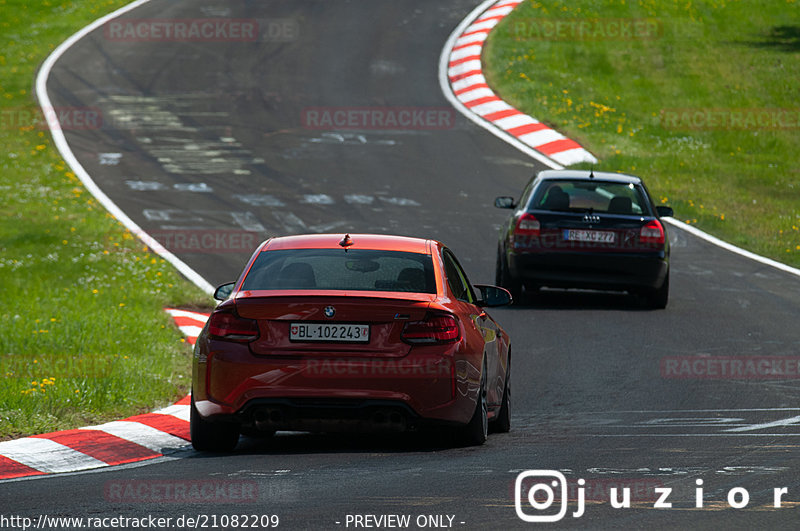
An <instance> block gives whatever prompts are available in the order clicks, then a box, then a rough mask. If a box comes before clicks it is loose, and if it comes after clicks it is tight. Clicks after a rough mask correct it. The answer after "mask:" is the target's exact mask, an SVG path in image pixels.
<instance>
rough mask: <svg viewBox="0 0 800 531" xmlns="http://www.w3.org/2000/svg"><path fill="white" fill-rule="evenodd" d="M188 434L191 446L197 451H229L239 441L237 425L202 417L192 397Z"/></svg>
mask: <svg viewBox="0 0 800 531" xmlns="http://www.w3.org/2000/svg"><path fill="white" fill-rule="evenodd" d="M189 434H190V436H191V439H192V446H193V447H194V449H195V450H197V451H199V452H230V451H231V450H233V449H234V448H236V443H238V442H239V426H238V425H236V424H234V423H232V422H209V421H207V420H205V419H203V417H201V416H200V412H199V411H197V408H196V407H195V405H194V398H192V407H191V410H190V412H189Z"/></svg>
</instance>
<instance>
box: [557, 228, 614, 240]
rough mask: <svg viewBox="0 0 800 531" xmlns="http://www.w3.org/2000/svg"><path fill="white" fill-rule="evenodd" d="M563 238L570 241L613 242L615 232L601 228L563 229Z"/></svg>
mask: <svg viewBox="0 0 800 531" xmlns="http://www.w3.org/2000/svg"><path fill="white" fill-rule="evenodd" d="M564 239H565V240H567V241H570V242H592V243H614V241H615V240H616V233H614V232H609V231H601V230H565V231H564Z"/></svg>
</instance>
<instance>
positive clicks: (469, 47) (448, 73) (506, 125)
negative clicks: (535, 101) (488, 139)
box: [439, 0, 800, 277]
mask: <svg viewBox="0 0 800 531" xmlns="http://www.w3.org/2000/svg"><path fill="white" fill-rule="evenodd" d="M521 3H522V0H510V1H500V2H497V1H496V0H486V1H484V2H482V3H481V4H480V5H478V6H477V7H476V8H475V9H473V10H472V12H471V13H470V14H469V15H467V16H466V18H464V20H462V21H461V23H460V24H459V25H458V26H457V27H456V29H455V30H454V31H453V33H451V34H450V37H449V38H448V40H447V43H446V44H445V46H444V48H443V49H442V53H441V55H440V57H439V86H440V88H441V89H442V93H444V95H445V97H446V98H447V100H448V101H449V102H450V103H451V104H452V105H453V107H455V108H456V110H457V111H459V112H460V113H461V114H463V115H464V116H465V117H466V118H468V119H469V120H471V121H472V122H474V123H475V124H477V125H479V126H481V127H483V128H484V129H486V130H487V131H489V132H490V133H492V134H493V135H495V136H497V137H498V138H501V139H503V140H505V141H506V142H508V143H509V144H511V145H512V146H514V147H516V148H517V149H519V150H520V151H522V152H523V153H525V154H526V155H529V156H531V157H533V158H535V159H536V160H538V161H540V162H541V163H543V164H545V165H546V166H548V167H549V168H553V169H556V170H560V169H563V168H564V166H563V165H562V164H567V165H568V164H574V163H575V162H579V161H578V160H575V161H573V162H564V161H563V160H558V157H561V158H564V157H569V156H572V155H575V154H577V153H579V151H577V148H576V147H575V146H577V147H578V148H579V147H580V146H579V145H578V144H577V143H574V144H573V143H572V142H573V141H572V140H569V139H566V138H565V139H564V140H563V141H560V140H555V141H553V142H549V143H547V144H544V145H540V146H538V147H537V148H536V149H532V148H531V144H530V143H529V142H523V141H522V138H523V137H529V138H530V136H529V135H532V134H535V133H536V132H538V131H543V130H544V129H545V128H547V126H544V125H543V124H541V122H539V121H538V120H536V119H534V118H531V117H530V116H528V115H526V114H524V113H523V112H522V111H519V110H517V109H515V108H513V107H511V106H510V105H508V104H507V103H505V102H502V101H501V102H493V103H494V108H492V109H490V110H486V109H480V108H478V109H476V106H472V107H470V106H468V105H466V104H465V103H464V102H465V100H466V101H467V102H469V101H470V100H471V99H473V97H479V96H480V97H486V96H487V94H488V93H486V92H485V91H483V89H487V88H489V85H488V84H487V83H486V78H485V77H484V76H483V71H482V66H481V62H480V54H481V51H482V50H483V44H484V42H485V41H486V38H487V37H488V35H489V31H490V30H491V28H493V27H494V26H495V25H496V24H497V22H499V21H500V20H501V19H502V18H503V17H505V16H506V15H508V14H509V13H511V11H513V9H514V7H516V6H517V5H519V4H521ZM491 6H494V7H491ZM497 15H502V16H497ZM479 17H480V18H479ZM488 20H491V21H493V23H492V24H490V25H488V26H489V27H488V29H487V25H486V24H482V25H481V27H480V28H478V27H477V26H475V25H474V24H473V21H476V22H478V21H488ZM465 58H469V60H467V61H462V59H465ZM454 61H458V64H457V65H456V66H455V69H451V67H452V66H453V65H452V63H453V62H454ZM473 93H474V94H473ZM479 110H483V111H485V112H483V114H481V113H479V112H478V111H479ZM565 148H567V150H566V151H561V152H559V151H558V150H560V149H565ZM569 148H573V149H569ZM581 149H583V148H581ZM586 154H588V156H590V157H592V158H591V159H584V160H588V161H590V162H597V160H596V159H595V158H594V156H592V155H591V153H589V152H588V151H586ZM663 220H664V221H666V222H668V223H669V224H670V225H672V226H673V227H676V228H678V229H680V230H684V231H686V232H689V233H690V234H692V235H694V236H697V237H698V238H700V239H702V240H705V241H707V242H709V243H711V244H713V245H716V246H718V247H721V248H723V249H726V250H728V251H730V252H732V253H735V254H738V255H740V256H743V257H745V258H749V259H751V260H754V261H756V262H758V263H761V264H764V265H767V266H770V267H773V268H775V269H778V270H780V271H783V272H785V273H789V274H791V275H795V276H798V277H800V269H797V268H794V267H791V266H789V265H786V264H782V263H780V262H777V261H775V260H772V259H770V258H766V257H764V256H760V255H757V254H755V253H752V252H750V251H747V250H745V249H742V248H740V247H736V246H735V245H733V244H730V243H728V242H725V241H723V240H720V239H719V238H716V237H714V236H711V235H710V234H708V233H706V232H703V231H701V230H700V229H698V228H697V227H692V226H690V225H688V224H686V223H683V222H681V221H678V220H676V219H674V218H663Z"/></svg>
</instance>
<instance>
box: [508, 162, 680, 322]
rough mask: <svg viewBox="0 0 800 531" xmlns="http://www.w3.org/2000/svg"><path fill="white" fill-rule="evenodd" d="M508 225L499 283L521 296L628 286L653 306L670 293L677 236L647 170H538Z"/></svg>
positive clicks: (511, 204) (513, 206) (659, 305)
mask: <svg viewBox="0 0 800 531" xmlns="http://www.w3.org/2000/svg"><path fill="white" fill-rule="evenodd" d="M495 206H496V207H498V208H508V209H514V213H513V214H512V215H511V217H510V218H509V219H508V221H507V222H506V223H505V224H504V225H503V227H502V229H501V230H500V241H499V245H498V251H497V272H496V275H497V279H496V280H497V284H498V285H500V286H503V287H504V288H506V289H507V290H509V291H510V292H511V293H512V294H513V295H514V296H518V295H520V293H521V292H522V290H523V288H524V289H525V290H526V292H528V293H529V294H530V293H534V292H535V290H537V289H538V288H540V287H555V288H589V289H606V290H624V291H628V292H631V293H635V294H640V295H643V296H644V297H645V298H646V300H647V302H648V304H649V306H651V307H653V308H665V307H666V306H667V301H668V299H669V239H668V238H667V232H666V229H665V227H664V224H663V223H662V222H661V221H660V217H661V216H672V209H671V208H669V207H667V206H655V205H654V204H653V201H652V200H651V198H650V194H649V193H648V191H647V188H646V187H645V185H644V183H643V182H642V180H641V179H640V178H639V177H634V176H631V175H624V174H619V173H606V172H594V171H578V170H546V171H542V172H540V173H539V174H538V175H536V176H535V177H533V178H532V179H531V180H530V181H529V182H528V184H527V185H526V186H525V189H524V190H523V192H522V197H521V198H520V200H519V201H515V200H514V198H513V197H498V198H497V199H495Z"/></svg>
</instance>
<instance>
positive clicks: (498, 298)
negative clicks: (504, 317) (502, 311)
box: [475, 284, 514, 308]
mask: <svg viewBox="0 0 800 531" xmlns="http://www.w3.org/2000/svg"><path fill="white" fill-rule="evenodd" d="M475 287H476V288H478V291H480V292H481V298H480V300H479V301H478V302H477V303H476V306H481V307H483V306H486V307H488V308H494V307H495V306H508V305H509V304H511V303H512V302H514V299H513V297H511V293H509V292H508V290H507V289H505V288H501V287H498V286H490V285H488V284H476V285H475Z"/></svg>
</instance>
